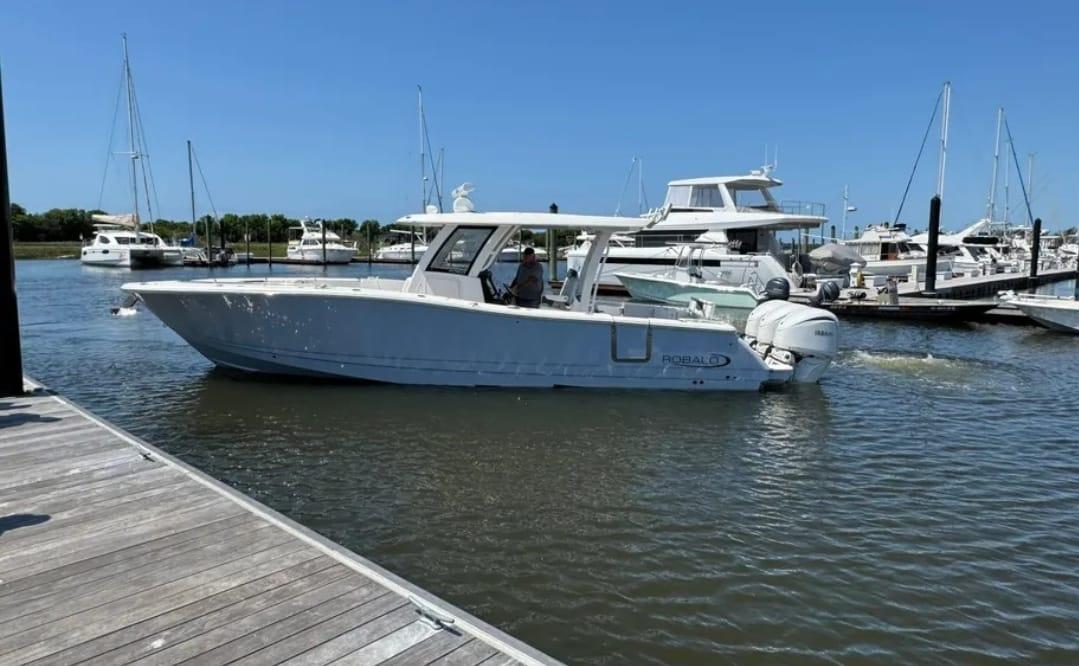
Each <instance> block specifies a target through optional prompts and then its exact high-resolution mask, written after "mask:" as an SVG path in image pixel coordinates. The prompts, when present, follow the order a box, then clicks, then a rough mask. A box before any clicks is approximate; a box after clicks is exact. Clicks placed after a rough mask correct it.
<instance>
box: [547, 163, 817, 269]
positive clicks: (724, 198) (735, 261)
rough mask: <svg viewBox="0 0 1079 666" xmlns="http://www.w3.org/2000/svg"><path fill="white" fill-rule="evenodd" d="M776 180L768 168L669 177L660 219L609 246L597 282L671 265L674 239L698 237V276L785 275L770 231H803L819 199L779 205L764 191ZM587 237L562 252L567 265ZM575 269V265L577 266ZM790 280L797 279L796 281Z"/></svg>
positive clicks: (580, 254)
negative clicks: (628, 241)
mask: <svg viewBox="0 0 1079 666" xmlns="http://www.w3.org/2000/svg"><path fill="white" fill-rule="evenodd" d="M782 184H783V182H782V181H781V180H779V179H778V178H775V177H774V176H772V175H771V168H770V167H763V168H761V169H755V170H753V171H751V172H750V173H749V174H748V175H743V176H722V177H712V178H689V179H686V180H674V181H671V182H670V183H668V185H667V198H666V200H665V202H664V205H663V208H661V209H660V211H659V214H660V216H661V217H660V219H658V220H657V221H656V222H655V223H654V224H652V225H650V226H649V227H648V228H647V229H642V230H640V231H637V232H634V233H633V234H631V236H632V238H633V240H634V245H633V246H632V247H626V246H624V245H623V246H622V247H612V248H611V249H610V250H609V251H608V253H607V258H606V261H605V262H604V264H603V270H602V273H601V275H600V283H601V284H602V285H604V286H616V285H618V284H619V279H618V277H617V275H616V273H621V274H622V275H634V274H646V275H647V274H654V273H657V272H660V271H665V270H669V269H671V268H672V267H673V266H674V264H675V261H676V260H677V259H678V255H679V252H680V249H679V248H678V247H677V246H678V245H679V244H682V243H692V242H702V243H709V244H710V245H711V246H712V247H711V248H709V249H708V250H706V251H705V253H704V257H703V261H702V268H703V270H704V275H703V277H704V279H706V280H709V281H715V282H721V283H725V284H732V285H742V284H747V283H752V284H755V285H756V286H757V288H758V289H763V288H764V285H765V284H767V282H768V281H769V280H771V279H773V278H777V277H782V278H786V277H787V271H786V267H785V259H784V257H783V249H782V247H781V246H780V243H779V240H778V239H777V238H776V236H775V234H776V232H777V231H790V230H811V229H819V227H820V226H821V225H822V224H824V223H825V222H827V218H826V217H824V206H823V205H822V204H815V203H806V202H797V203H794V204H781V203H780V202H778V201H776V199H775V197H774V196H773V195H772V189H773V188H775V187H779V186H780V185H782ZM588 249H589V247H588V243H582V244H581V245H580V246H578V247H576V248H574V249H572V250H570V251H569V253H568V254H567V262H568V266H569V268H579V266H578V264H579V262H580V261H581V260H582V259H583V258H584V257H585V255H586V254H587V253H588ZM578 272H579V271H578ZM796 286H797V285H796Z"/></svg>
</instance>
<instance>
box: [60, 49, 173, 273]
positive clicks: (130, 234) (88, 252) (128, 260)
mask: <svg viewBox="0 0 1079 666" xmlns="http://www.w3.org/2000/svg"><path fill="white" fill-rule="evenodd" d="M121 42H122V44H123V58H124V60H123V80H122V85H123V88H124V90H125V91H126V99H127V122H128V128H127V129H128V131H127V135H128V151H127V153H125V154H126V155H127V156H128V157H129V158H130V163H131V212H130V213H125V214H121V215H106V214H94V215H93V216H92V218H93V221H94V222H95V223H96V224H94V236H93V238H92V239H91V240H90V242H89V243H88V244H87V245H86V246H84V247H83V248H82V250H81V252H80V254H79V259H80V260H81V261H82V263H83V264H86V265H88V266H111V267H117V268H155V267H162V266H182V265H183V261H184V256H183V250H182V249H181V248H179V247H174V246H171V245H169V244H168V243H166V242H165V241H164V240H162V239H161V237H160V236H158V235H157V234H155V233H154V228H153V223H152V222H151V223H150V225H149V229H150V230H149V232H147V231H144V230H143V229H142V226H143V225H142V224H141V223H140V217H139V210H140V207H141V205H140V201H139V188H140V186H141V187H142V188H143V191H144V192H145V193H146V197H145V201H144V203H145V207H146V210H147V219H149V220H153V219H154V214H153V208H152V207H151V203H150V194H149V193H150V192H152V191H156V188H155V187H154V185H153V172H152V170H151V169H150V163H149V156H148V155H147V154H146V151H145V149H144V145H143V144H144V142H145V133H144V131H143V127H142V121H141V116H140V115H139V112H138V105H137V101H136V97H135V82H134V80H133V78H132V76H131V60H130V58H129V56H128V51H127V35H126V34H125V35H122V36H121ZM110 150H111V146H110ZM110 158H111V152H110ZM105 169H106V171H107V170H108V165H107V164H106V167H105Z"/></svg>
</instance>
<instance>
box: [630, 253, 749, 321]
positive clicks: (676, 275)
mask: <svg viewBox="0 0 1079 666" xmlns="http://www.w3.org/2000/svg"><path fill="white" fill-rule="evenodd" d="M708 249H710V246H709V245H704V244H700V243H693V244H686V245H682V246H680V247H679V255H678V259H677V260H676V261H675V264H674V267H673V268H671V269H669V270H666V271H661V272H658V273H655V274H646V273H616V274H615V276H616V277H617V278H618V279H619V280H620V281H621V282H622V285H623V286H624V287H625V288H626V291H628V292H629V295H630V297H631V298H633V299H634V300H636V301H645V302H655V303H668V304H672V305H687V304H688V303H689V302H690V301H691V300H692V299H697V300H699V301H702V302H707V303H711V304H712V306H713V308H714V310H713V312H714V313H715V314H716V315H721V316H722V317H723V318H724V319H726V320H727V321H729V322H730V323H732V324H735V325H736V326H739V327H741V326H744V325H745V321H746V319H747V318H748V317H749V313H750V312H751V311H752V310H753V309H754V308H756V307H757V305H759V304H760V303H761V301H762V300H763V299H762V297H761V294H760V293H759V292H758V291H757V290H756V289H754V288H752V287H750V286H748V285H731V284H725V283H722V282H717V281H714V280H706V279H705V278H704V270H703V263H704V254H705V252H706V251H707V250H708Z"/></svg>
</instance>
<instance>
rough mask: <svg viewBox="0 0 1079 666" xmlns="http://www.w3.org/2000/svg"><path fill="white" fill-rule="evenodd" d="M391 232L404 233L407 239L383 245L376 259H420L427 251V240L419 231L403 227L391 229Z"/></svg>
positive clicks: (376, 254)
mask: <svg viewBox="0 0 1079 666" xmlns="http://www.w3.org/2000/svg"><path fill="white" fill-rule="evenodd" d="M389 232H390V233H391V234H398V235H404V236H407V237H408V240H407V241H403V242H401V243H392V244H390V245H383V246H382V247H380V248H379V249H378V252H376V253H375V260H376V261H413V260H414V259H415V260H416V261H419V259H420V257H422V256H423V254H424V253H425V252H427V241H426V240H425V239H424V238H423V236H422V235H421V234H420V233H419V232H415V231H404V230H402V229H390V230H389Z"/></svg>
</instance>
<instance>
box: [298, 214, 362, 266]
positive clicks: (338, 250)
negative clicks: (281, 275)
mask: <svg viewBox="0 0 1079 666" xmlns="http://www.w3.org/2000/svg"><path fill="white" fill-rule="evenodd" d="M323 224H324V222H323V221H322V220H315V221H314V222H311V221H310V220H300V226H298V227H289V241H288V251H287V256H288V258H289V259H291V260H293V261H298V262H301V263H305V264H347V263H349V262H350V261H352V257H353V255H355V254H356V245H355V244H354V243H352V244H346V243H344V242H342V241H341V237H340V236H338V235H337V234H335V233H334V232H332V231H330V230H329V229H323Z"/></svg>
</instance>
